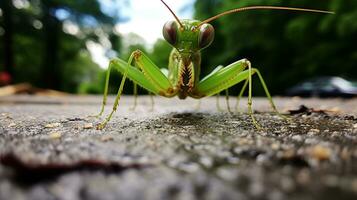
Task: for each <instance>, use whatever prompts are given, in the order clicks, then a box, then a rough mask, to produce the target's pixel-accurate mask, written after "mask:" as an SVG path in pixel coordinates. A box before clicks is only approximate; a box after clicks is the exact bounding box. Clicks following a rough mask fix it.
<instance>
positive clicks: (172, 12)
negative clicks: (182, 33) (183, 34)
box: [160, 0, 183, 28]
mask: <svg viewBox="0 0 357 200" xmlns="http://www.w3.org/2000/svg"><path fill="white" fill-rule="evenodd" d="M160 1H161V2H162V3H163V4H164V5H165V6H166V8H167V9H169V11H170V12H171V14H172V15H173V16H174V17H175V19H176V21H177V22H178V23H179V24H180V27H181V28H183V25H182V23H181V22H180V20H179V18H178V17H177V16H176V15H175V13H174V11H172V10H171V8H170V7H169V6H168V5H167V4H166V3H165V1H163V0H160Z"/></svg>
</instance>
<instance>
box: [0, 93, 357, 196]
mask: <svg viewBox="0 0 357 200" xmlns="http://www.w3.org/2000/svg"><path fill="white" fill-rule="evenodd" d="M274 100H275V101H276V103H277V105H278V108H279V110H280V111H282V112H283V113H285V115H286V116H287V119H284V118H281V117H279V116H278V115H276V114H274V113H271V112H270V108H269V104H268V102H267V101H266V99H262V98H254V102H253V107H254V110H255V111H256V114H255V116H256V118H257V121H258V122H259V123H260V125H261V126H262V127H263V129H262V130H257V129H256V128H255V127H254V125H253V124H252V122H251V119H250V117H249V116H248V115H247V114H246V113H245V112H243V113H239V112H234V113H229V112H227V111H225V109H226V106H225V100H224V98H221V99H220V104H221V108H222V109H224V110H223V111H218V110H217V108H216V100H215V98H208V99H204V100H202V102H201V105H200V108H199V109H198V101H196V100H190V99H189V100H185V101H181V100H178V99H164V98H159V97H155V106H154V109H153V110H152V109H151V102H150V98H149V97H140V98H139V99H138V106H137V108H136V110H135V111H132V110H131V109H130V108H131V107H132V105H133V101H134V100H133V98H132V97H124V98H123V99H122V102H121V104H120V106H119V109H118V111H117V112H116V113H115V115H114V117H113V119H112V120H111V121H110V122H109V123H108V125H107V127H106V128H105V129H104V130H97V129H96V125H97V124H98V123H99V122H101V120H102V119H96V118H91V117H87V116H88V115H91V114H95V113H97V112H98V111H99V108H100V103H101V97H100V96H60V97H41V96H26V95H23V96H9V97H1V98H0V162H1V164H0V199H36V200H37V199H63V200H66V199H68V200H72V199H185V200H186V199H269V200H270V199H271V200H273V199H274V200H275V199H276V200H279V199H357V99H348V100H343V99H327V100H321V99H300V98H278V97H277V98H274ZM112 102H113V98H112V97H111V98H110V99H109V103H108V106H107V109H106V112H105V115H106V114H108V112H109V111H110V110H111V104H112ZM234 104H235V102H234V101H233V99H232V100H231V107H232V110H233V107H235V106H234ZM300 105H305V106H306V107H302V108H300ZM245 108H246V99H245V100H243V101H242V102H241V106H240V109H241V110H242V111H245V110H246V109H245ZM299 108H300V109H299ZM288 110H295V111H292V112H288ZM289 113H290V114H289Z"/></svg>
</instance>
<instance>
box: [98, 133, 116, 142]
mask: <svg viewBox="0 0 357 200" xmlns="http://www.w3.org/2000/svg"><path fill="white" fill-rule="evenodd" d="M100 140H101V141H102V142H108V141H113V140H114V139H113V137H112V136H110V135H104V136H102V137H101V138H100Z"/></svg>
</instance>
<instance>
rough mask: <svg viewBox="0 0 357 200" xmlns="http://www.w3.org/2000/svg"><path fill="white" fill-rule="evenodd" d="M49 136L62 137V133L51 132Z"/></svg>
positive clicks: (53, 137)
mask: <svg viewBox="0 0 357 200" xmlns="http://www.w3.org/2000/svg"><path fill="white" fill-rule="evenodd" d="M49 136H50V138H51V139H60V138H61V137H62V134H61V133H60V132H51V133H50V135H49Z"/></svg>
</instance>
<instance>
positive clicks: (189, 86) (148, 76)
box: [97, 0, 333, 129]
mask: <svg viewBox="0 0 357 200" xmlns="http://www.w3.org/2000/svg"><path fill="white" fill-rule="evenodd" d="M161 2H162V3H163V4H164V5H165V6H166V8H167V9H168V10H169V11H170V12H171V14H172V15H173V17H174V18H175V20H173V21H168V22H166V23H165V25H164V27H163V36H164V38H165V40H166V41H167V42H168V43H169V44H170V45H171V46H172V47H173V50H172V51H171V54H170V57H169V63H168V70H167V69H160V68H159V67H158V66H156V65H155V64H154V63H153V62H152V61H151V60H150V58H149V57H148V56H147V55H145V54H144V53H143V52H142V51H140V50H136V51H134V52H133V53H132V54H131V56H130V57H129V60H128V61H124V60H122V59H119V58H117V59H113V60H111V61H110V64H109V67H108V71H107V75H106V82H105V89H104V95H103V103H102V106H101V110H100V112H99V114H98V115H97V116H101V115H102V114H103V111H104V107H105V105H106V102H107V95H108V85H109V77H110V71H111V69H112V68H114V69H116V70H118V71H119V72H120V73H121V74H122V80H121V83H120V86H119V90H118V93H117V96H116V98H115V101H114V105H113V109H112V111H111V113H110V114H109V115H108V116H107V117H106V119H105V120H104V121H103V122H102V123H100V124H99V125H98V129H103V128H104V127H105V126H106V124H107V123H108V122H109V121H110V119H111V118H112V116H113V114H114V112H115V111H116V110H117V108H118V105H119V100H120V97H121V95H122V92H123V88H124V85H125V80H126V79H127V78H129V79H130V80H131V81H133V82H134V84H135V87H134V88H136V84H138V85H139V86H141V87H142V88H144V89H146V90H148V91H149V92H150V93H153V94H155V95H160V96H163V97H168V98H171V97H174V96H178V97H179V98H180V99H186V98H187V97H192V98H195V99H201V98H203V97H209V96H212V95H215V94H219V93H220V92H222V91H224V90H226V91H227V90H228V88H230V87H232V86H234V85H236V84H238V83H240V82H242V81H244V85H243V87H242V89H241V91H240V93H239V96H238V99H239V98H240V97H241V96H242V94H243V92H244V91H245V90H246V87H247V86H248V114H249V116H250V118H251V120H252V122H253V124H254V125H255V127H257V128H258V129H259V128H260V125H259V123H258V122H257V120H256V119H255V117H254V115H253V110H252V76H253V75H254V74H256V75H257V76H258V78H259V80H260V82H261V84H262V86H263V89H264V91H265V94H266V96H267V98H268V100H269V102H270V105H271V107H272V109H273V110H274V111H275V112H276V113H279V112H278V110H277V108H276V106H275V104H274V102H273V99H272V97H271V95H270V93H269V90H268V88H267V85H266V83H265V82H264V79H263V77H262V75H261V74H260V72H259V70H258V69H256V68H253V67H252V66H251V62H250V61H249V60H247V59H242V60H238V61H236V62H234V63H232V64H230V65H228V66H225V67H224V66H218V67H217V68H215V69H214V70H213V71H212V72H211V73H210V74H208V75H207V76H206V77H204V78H203V79H202V80H200V79H199V75H200V68H201V50H203V49H205V48H207V47H208V46H209V45H210V44H211V43H212V42H213V40H214V28H213V26H212V25H210V24H209V22H211V21H213V20H215V19H217V18H219V17H222V16H224V15H228V14H231V13H238V12H242V11H248V10H268V9H269V10H292V11H303V12H315V13H326V14H333V12H329V11H323V10H314V9H304V8H291V7H278V6H250V7H242V8H237V9H232V10H228V11H226V12H223V13H221V14H218V15H216V16H214V17H211V18H209V19H206V20H204V21H198V20H189V19H185V20H181V19H179V18H178V17H177V16H176V14H175V13H174V12H173V11H172V10H171V8H170V7H169V6H168V5H167V4H166V3H165V2H164V1H163V0H161Z"/></svg>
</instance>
